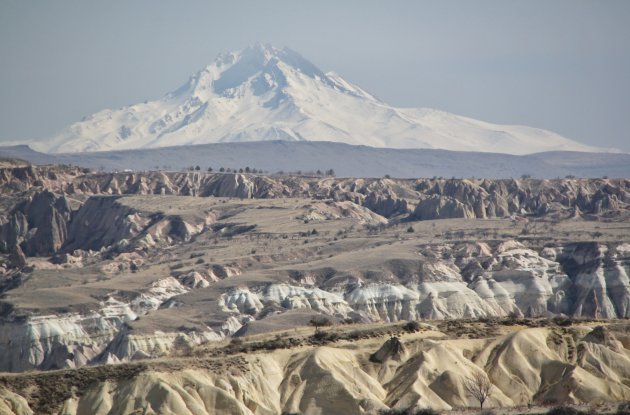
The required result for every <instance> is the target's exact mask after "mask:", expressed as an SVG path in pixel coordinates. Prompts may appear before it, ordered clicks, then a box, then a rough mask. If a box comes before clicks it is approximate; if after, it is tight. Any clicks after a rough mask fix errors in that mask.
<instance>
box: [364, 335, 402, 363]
mask: <svg viewBox="0 0 630 415" xmlns="http://www.w3.org/2000/svg"><path fill="white" fill-rule="evenodd" d="M404 357H405V348H404V347H403V344H402V343H401V341H400V339H399V338H398V337H396V336H393V337H391V338H390V339H389V340H387V341H386V342H385V343H383V345H382V346H381V347H380V349H378V350H377V351H376V352H374V353H372V354H371V355H370V361H371V362H374V363H385V362H386V361H388V360H390V359H393V360H398V361H400V360H403V358H404Z"/></svg>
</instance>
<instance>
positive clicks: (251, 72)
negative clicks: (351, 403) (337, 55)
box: [32, 44, 597, 154]
mask: <svg viewBox="0 0 630 415" xmlns="http://www.w3.org/2000/svg"><path fill="white" fill-rule="evenodd" d="M261 140H294V141H301V140H308V141H334V142H342V143H347V144H354V145H367V146H372V147H388V148H440V149H447V150H464V151H484V152H499V153H510V154H528V153H534V152H542V151H551V150H575V151H597V149H595V148H593V147H589V146H586V145H583V144H580V143H577V142H574V141H572V140H569V139H567V138H565V137H562V136H560V135H558V134H555V133H552V132H549V131H545V130H541V129H535V128H530V127H522V126H505V125H496V124H491V123H486V122H482V121H477V120H473V119H470V118H466V117H461V116H457V115H454V114H450V113H447V112H443V111H437V110H433V109H426V108H395V107H392V106H390V105H387V104H386V103H384V102H382V101H380V100H378V99H377V98H375V97H374V96H372V95H370V94H369V93H367V92H365V91H364V90H362V89H361V88H359V87H358V86H355V85H353V84H351V83H349V82H347V81H345V80H344V79H343V78H341V77H340V76H339V75H337V74H335V73H333V72H329V73H323V72H322V71H321V70H319V69H318V68H317V67H315V66H314V65H313V64H312V63H310V62H309V61H307V60H306V59H304V58H303V57H301V56H300V55H299V54H297V53H295V52H293V51H291V50H289V49H287V48H284V49H277V48H275V47H272V46H268V45H260V44H258V45H255V46H250V47H248V48H246V49H244V50H242V51H238V52H232V53H227V54H223V55H220V56H219V57H218V58H217V60H216V61H215V62H214V63H212V64H211V65H209V66H208V67H206V68H205V69H203V70H201V71H200V72H198V73H196V74H195V75H193V76H192V77H191V78H190V79H189V81H188V82H187V83H186V84H184V85H183V86H182V87H180V88H179V89H177V90H176V91H174V92H171V93H169V94H167V95H165V96H164V97H163V98H161V99H159V100H157V101H151V102H145V103H142V104H136V105H132V106H128V107H124V108H120V109H117V110H110V109H107V110H103V111H100V112H97V113H96V114H93V115H91V116H89V117H87V118H85V119H84V120H82V121H80V122H77V123H74V124H72V125H70V126H68V127H67V128H65V129H64V130H63V131H61V132H60V133H59V134H58V135H56V136H55V137H53V138H52V139H50V140H47V141H39V142H34V143H32V146H33V147H34V148H36V149H38V150H40V151H47V152H83V151H104V150H119V149H132V148H152V147H165V146H174V145H185V144H203V143H216V142H242V141H261Z"/></svg>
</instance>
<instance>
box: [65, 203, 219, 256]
mask: <svg viewBox="0 0 630 415" xmlns="http://www.w3.org/2000/svg"><path fill="white" fill-rule="evenodd" d="M122 202H123V199H121V197H120V196H92V197H90V198H89V199H88V200H87V201H86V202H85V204H84V205H83V206H81V208H80V209H78V210H77V211H76V212H75V214H74V216H73V218H72V221H71V222H70V224H69V228H68V238H67V241H66V243H65V244H64V245H63V251H64V252H73V251H75V250H77V249H79V250H94V251H98V250H100V249H102V248H109V247H112V246H115V247H116V249H117V250H118V251H120V252H122V251H129V250H132V249H134V248H142V247H154V246H156V245H158V244H162V245H170V244H172V243H173V242H174V241H189V240H190V239H191V238H192V237H193V236H195V235H197V234H199V233H200V232H202V231H203V230H205V229H206V228H207V226H208V225H209V224H210V223H212V221H213V220H214V217H213V216H212V215H209V216H208V217H206V218H190V219H184V218H182V217H181V216H178V215H165V214H163V213H161V212H155V211H153V212H151V211H148V212H147V211H141V210H138V209H135V208H133V207H130V206H127V205H125V204H124V203H122Z"/></svg>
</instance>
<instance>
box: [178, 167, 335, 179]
mask: <svg viewBox="0 0 630 415" xmlns="http://www.w3.org/2000/svg"><path fill="white" fill-rule="evenodd" d="M187 170H188V171H201V166H199V165H197V166H190V167H188V168H187ZM206 171H207V172H208V173H212V172H214V171H215V169H214V168H213V167H212V166H210V167H208V168H207V169H206ZM216 171H217V172H219V173H251V174H269V172H268V171H267V170H263V169H257V168H250V167H249V166H246V167H240V168H236V167H235V168H231V167H223V166H221V167H219V169H218V170H216ZM273 174H274V175H278V176H285V175H286V176H321V177H326V176H332V177H334V176H335V170H333V169H327V170H324V171H322V170H317V171H312V170H309V171H302V170H296V171H284V170H279V171H277V172H275V173H273Z"/></svg>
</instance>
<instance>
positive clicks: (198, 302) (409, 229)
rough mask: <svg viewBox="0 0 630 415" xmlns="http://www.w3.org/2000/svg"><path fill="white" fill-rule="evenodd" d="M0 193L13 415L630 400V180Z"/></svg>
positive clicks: (241, 180)
mask: <svg viewBox="0 0 630 415" xmlns="http://www.w3.org/2000/svg"><path fill="white" fill-rule="evenodd" d="M0 194H1V197H0V252H1V254H0V294H1V297H0V372H3V374H1V375H0V413H2V414H4V413H7V414H30V413H37V414H39V413H63V414H129V413H147V414H148V413H173V414H206V413H207V414H214V413H221V414H261V415H262V414H281V413H287V414H288V413H300V414H363V413H365V414H372V413H373V414H376V413H379V411H382V410H387V409H388V408H396V409H406V408H409V407H416V408H420V407H432V408H434V409H436V410H441V411H451V410H459V409H462V408H467V407H471V408H474V407H476V406H478V402H477V401H475V400H474V398H473V397H472V396H470V394H469V393H468V392H467V391H466V388H465V383H466V381H467V379H469V378H471V377H473V376H474V375H475V374H481V375H483V376H487V378H488V379H489V381H490V382H491V384H492V389H491V394H490V398H489V399H488V401H487V402H486V407H495V408H503V409H502V410H505V411H507V410H508V409H506V408H518V407H520V408H521V409H509V410H515V411H517V412H514V413H518V411H521V412H527V411H528V409H527V405H528V404H530V405H533V406H534V407H537V408H538V407H539V406H540V405H553V404H564V403H568V404H580V403H589V404H597V405H609V406H610V405H615V404H616V403H617V402H621V401H625V400H630V386H629V385H630V336H629V335H628V333H629V332H630V331H629V328H630V325H628V324H627V322H626V321H627V320H626V319H627V318H628V317H629V316H630V287H629V284H628V282H629V281H628V274H629V271H630V220H629V217H630V210H629V209H628V206H629V203H630V180H627V179H608V178H599V179H595V178H593V179H574V178H570V179H554V180H537V179H527V178H523V179H505V180H499V179H497V180H489V179H442V178H433V179H392V178H373V179H357V178H337V177H332V176H328V177H324V176H304V175H259V174H238V173H204V172H199V171H195V172H166V171H150V172H144V173H136V172H124V173H107V172H96V171H92V170H89V169H85V168H79V167H72V166H63V165H49V166H32V165H29V164H28V163H26V162H21V161H17V160H3V161H2V165H0ZM313 322H315V323H317V325H319V326H323V327H317V328H315V327H312V325H313ZM541 412H544V411H541Z"/></svg>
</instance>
